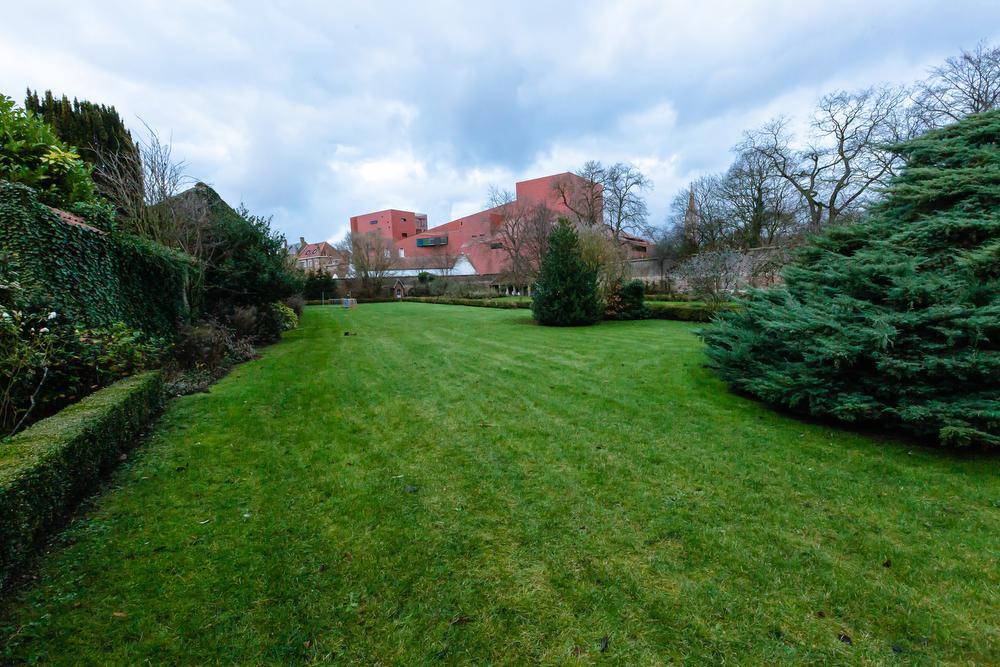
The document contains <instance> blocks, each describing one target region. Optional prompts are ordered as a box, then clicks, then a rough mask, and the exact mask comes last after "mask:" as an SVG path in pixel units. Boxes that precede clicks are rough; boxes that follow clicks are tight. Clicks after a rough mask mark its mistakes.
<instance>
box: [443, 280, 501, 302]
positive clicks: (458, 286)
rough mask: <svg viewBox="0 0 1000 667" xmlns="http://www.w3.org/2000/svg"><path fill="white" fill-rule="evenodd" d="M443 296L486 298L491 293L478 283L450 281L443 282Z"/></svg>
mask: <svg viewBox="0 0 1000 667" xmlns="http://www.w3.org/2000/svg"><path fill="white" fill-rule="evenodd" d="M444 296H448V297H452V298H455V299H488V298H489V297H490V296H492V294H490V291H489V289H487V288H485V287H483V286H482V285H481V284H478V283H469V282H464V281H462V282H459V281H451V282H447V283H446V284H445V289H444Z"/></svg>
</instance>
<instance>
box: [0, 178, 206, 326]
mask: <svg viewBox="0 0 1000 667" xmlns="http://www.w3.org/2000/svg"><path fill="white" fill-rule="evenodd" d="M0 259H2V260H3V269H4V274H6V275H5V276H4V277H5V279H7V280H11V279H16V280H17V281H18V282H19V283H20V284H21V287H22V288H24V289H25V290H26V291H27V292H28V293H29V294H36V295H39V296H40V297H41V298H44V299H45V300H46V305H47V306H48V307H51V308H52V309H53V310H55V311H56V312H58V313H59V314H60V316H62V317H65V318H66V319H67V320H68V321H71V322H73V323H75V324H77V323H78V324H80V325H83V326H88V327H99V326H106V325H110V324H113V323H115V322H124V323H125V324H127V325H129V326H130V327H132V328H135V329H141V330H142V331H145V332H146V333H149V334H155V335H168V336H169V335H172V333H173V331H174V329H175V328H176V325H177V323H178V321H183V320H185V319H186V318H187V315H188V308H187V302H186V298H185V289H186V283H187V272H188V267H189V266H190V264H189V263H190V262H191V261H193V260H191V259H190V258H188V257H186V256H185V255H182V254H180V253H177V252H174V251H172V250H169V249H167V248H164V247H162V246H160V245H158V244H156V243H152V242H149V241H146V240H143V239H139V238H137V237H133V236H130V235H128V234H121V233H116V232H106V231H101V230H98V229H96V228H94V227H90V226H87V225H80V224H72V223H68V222H66V221H64V220H63V219H62V218H60V216H59V215H57V213H56V212H55V210H54V209H51V208H49V207H47V206H45V205H43V204H41V203H40V202H39V201H38V198H37V196H36V194H35V192H34V191H33V190H31V189H30V188H28V187H25V186H23V185H16V184H13V183H9V182H6V181H0Z"/></svg>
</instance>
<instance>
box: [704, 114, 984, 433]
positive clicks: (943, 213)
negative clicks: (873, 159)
mask: <svg viewBox="0 0 1000 667" xmlns="http://www.w3.org/2000/svg"><path fill="white" fill-rule="evenodd" d="M897 150H898V151H899V152H900V153H901V154H902V155H903V156H904V157H905V159H906V163H907V166H906V168H905V169H904V171H903V172H902V173H901V175H900V176H899V177H898V178H896V179H895V181H894V182H893V183H892V184H891V186H890V188H889V192H888V198H887V200H886V201H885V202H884V203H883V204H882V205H880V206H879V207H878V208H877V209H876V210H874V211H873V212H872V213H871V214H870V215H869V216H868V218H866V219H865V220H863V221H862V222H859V223H858V224H855V225H850V226H843V227H836V228H833V229H831V230H829V231H827V232H826V233H825V234H823V235H821V236H820V237H818V238H816V239H815V240H814V241H813V242H812V243H811V244H810V245H809V246H808V247H806V248H805V249H804V250H803V251H802V252H801V254H800V255H799V257H798V258H797V260H796V261H795V262H794V263H793V264H792V265H791V266H789V267H788V268H787V269H786V270H785V274H784V276H785V282H786V286H785V288H783V289H776V290H771V291H755V292H752V293H750V294H749V295H748V296H747V298H745V299H743V300H742V304H741V309H740V310H738V311H733V312H727V313H723V314H722V315H721V316H720V317H719V319H718V321H717V322H716V323H715V324H714V325H713V326H711V327H709V328H707V329H706V330H705V331H704V333H703V335H704V338H705V340H706V342H707V343H708V344H709V356H710V357H711V359H712V362H713V363H714V365H715V366H716V367H717V368H718V369H719V371H720V372H721V374H722V376H723V377H724V378H725V379H726V380H728V381H729V382H730V383H731V384H732V385H733V386H735V387H736V388H738V389H740V390H742V391H746V392H749V393H751V394H754V395H756V396H759V397H760V398H762V399H764V400H767V401H770V402H772V403H776V404H778V405H781V406H785V407H788V408H792V409H796V410H799V411H802V412H807V413H809V414H813V415H822V416H829V417H834V418H836V419H840V420H843V421H846V422H874V423H880V424H886V425H891V426H896V427H900V428H903V429H905V430H907V431H909V432H911V433H914V434H916V435H918V436H922V437H925V438H927V439H929V440H930V441H932V442H934V441H936V442H940V443H942V444H946V445H956V446H959V445H979V446H992V447H997V446H1000V112H991V113H987V114H981V115H977V116H971V117H969V118H967V119H966V120H963V121H962V122H960V123H957V124H955V125H951V126H948V127H945V128H942V129H940V130H936V131H933V132H929V133H927V134H926V135H924V136H922V137H920V138H918V139H915V140H913V141H911V142H909V143H907V144H904V145H903V146H901V147H899V148H898V149H897Z"/></svg>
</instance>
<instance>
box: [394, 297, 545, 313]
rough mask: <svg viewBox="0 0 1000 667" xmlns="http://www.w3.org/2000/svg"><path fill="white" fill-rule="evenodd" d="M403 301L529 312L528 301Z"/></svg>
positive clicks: (447, 299) (437, 298) (450, 298)
mask: <svg viewBox="0 0 1000 667" xmlns="http://www.w3.org/2000/svg"><path fill="white" fill-rule="evenodd" d="M404 300H405V301H416V302H418V303H443V304H446V305H449V306H477V307H479V308H504V309H508V310H514V309H517V308H526V309H528V310H531V302H530V301H514V300H509V301H501V300H498V299H460V298H456V297H449V296H408V297H406V299H404Z"/></svg>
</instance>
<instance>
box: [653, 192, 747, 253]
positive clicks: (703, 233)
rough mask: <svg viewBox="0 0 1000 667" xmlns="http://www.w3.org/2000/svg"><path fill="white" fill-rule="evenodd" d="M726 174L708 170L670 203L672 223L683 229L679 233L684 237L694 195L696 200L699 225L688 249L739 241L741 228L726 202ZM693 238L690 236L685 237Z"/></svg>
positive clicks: (718, 247)
mask: <svg viewBox="0 0 1000 667" xmlns="http://www.w3.org/2000/svg"><path fill="white" fill-rule="evenodd" d="M724 181H725V176H724V175H723V174H708V175H706V176H702V177H701V178H698V179H697V180H695V181H694V182H693V183H692V184H691V185H690V187H689V188H685V189H684V190H681V191H680V192H678V193H677V195H676V196H675V197H674V199H673V201H672V202H671V203H670V213H669V214H668V218H667V221H668V224H669V225H670V226H671V227H672V228H676V229H677V230H679V231H678V232H677V236H678V237H679V238H682V239H683V238H684V235H685V233H686V232H685V229H684V223H685V220H686V219H687V217H688V209H689V207H690V203H691V199H692V198H693V200H694V209H695V215H696V218H695V228H694V239H693V241H694V243H693V244H692V245H693V246H694V248H689V249H688V250H689V251H690V250H720V249H723V248H731V247H734V246H735V245H738V242H737V241H736V237H737V232H738V230H737V228H736V226H735V224H734V222H733V215H732V211H731V210H730V207H729V205H728V204H727V202H726V197H725V188H724ZM685 240H686V241H688V242H690V239H685Z"/></svg>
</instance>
